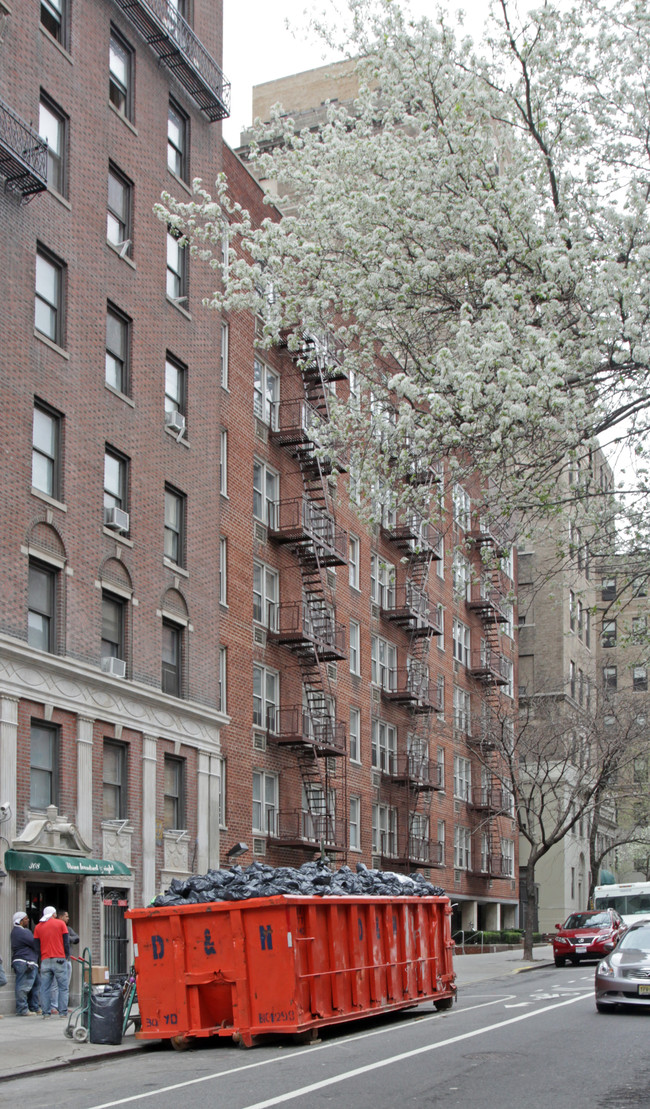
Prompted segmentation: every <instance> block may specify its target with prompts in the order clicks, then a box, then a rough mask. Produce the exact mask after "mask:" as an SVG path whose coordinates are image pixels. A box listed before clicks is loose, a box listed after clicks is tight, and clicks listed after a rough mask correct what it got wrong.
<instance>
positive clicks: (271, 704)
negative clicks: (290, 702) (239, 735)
mask: <svg viewBox="0 0 650 1109" xmlns="http://www.w3.org/2000/svg"><path fill="white" fill-rule="evenodd" d="M256 683H257V685H258V686H259V691H258V692H257V693H256V691H255V686H256ZM279 708H280V674H279V672H278V671H277V670H272V669H271V668H270V667H268V666H263V665H262V664H261V663H259V662H255V663H253V727H254V728H267V727H268V730H269V731H270V732H274V731H275V724H276V720H277V715H278V709H279Z"/></svg>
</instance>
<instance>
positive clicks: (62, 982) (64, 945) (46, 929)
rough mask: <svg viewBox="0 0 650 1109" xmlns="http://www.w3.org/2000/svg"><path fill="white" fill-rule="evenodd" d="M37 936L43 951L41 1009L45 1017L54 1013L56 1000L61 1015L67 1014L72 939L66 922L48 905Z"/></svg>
mask: <svg viewBox="0 0 650 1109" xmlns="http://www.w3.org/2000/svg"><path fill="white" fill-rule="evenodd" d="M34 938H35V939H37V940H38V942H39V944H40V952H41V1009H42V1010H43V1016H44V1017H49V1016H50V1015H51V1011H52V1009H51V1007H52V1004H53V1003H54V1001H55V1000H56V1009H57V1011H58V1014H59V1016H60V1017H67V1015H68V966H67V960H68V958H69V955H70V940H69V937H68V928H67V925H66V923H65V921H63V920H60V919H59V917H57V915H56V909H55V908H54V907H53V906H52V905H47V906H46V907H45V908H44V909H43V916H42V917H41V919H40V920H39V922H38V924H37V925H36V927H35V929H34Z"/></svg>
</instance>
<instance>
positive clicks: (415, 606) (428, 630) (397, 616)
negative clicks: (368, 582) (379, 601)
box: [380, 582, 442, 637]
mask: <svg viewBox="0 0 650 1109" xmlns="http://www.w3.org/2000/svg"><path fill="white" fill-rule="evenodd" d="M380 611H381V615H382V616H383V617H384V619H385V620H391V621H392V622H393V623H395V624H399V625H400V627H403V628H405V629H406V630H408V631H409V632H410V634H411V635H412V636H416V637H420V636H422V637H424V636H430V635H442V625H441V623H440V617H439V616H438V613H437V611H434V612H433V613H432V612H431V611H430V601H429V596H428V594H427V593H425V592H424V591H422V590H421V589H418V588H417V586H416V585H414V584H413V583H412V582H407V583H406V585H402V586H398V587H397V588H395V589H394V590H392V592H391V594H390V598H389V599H387V603H386V604H384V605H382V606H381V609H380Z"/></svg>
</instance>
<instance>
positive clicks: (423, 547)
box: [381, 513, 442, 562]
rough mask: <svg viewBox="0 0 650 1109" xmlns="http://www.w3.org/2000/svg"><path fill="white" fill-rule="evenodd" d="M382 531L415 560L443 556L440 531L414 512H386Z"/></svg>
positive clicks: (426, 560) (427, 559) (426, 559)
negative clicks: (424, 521)
mask: <svg viewBox="0 0 650 1109" xmlns="http://www.w3.org/2000/svg"><path fill="white" fill-rule="evenodd" d="M381 532H382V534H383V536H384V537H385V538H386V539H388V540H389V541H390V542H391V543H394V544H395V546H396V547H399V549H400V550H401V551H404V553H405V554H407V555H408V556H409V558H410V559H412V560H414V561H422V562H428V561H430V560H438V559H440V558H441V557H442V553H441V542H442V536H441V535H440V532H439V531H437V529H436V528H434V526H433V524H428V523H423V522H422V520H421V519H420V518H419V517H418V516H416V515H414V514H413V513H404V514H401V513H397V514H393V513H388V514H386V515H385V516H384V520H383V522H382V525H381Z"/></svg>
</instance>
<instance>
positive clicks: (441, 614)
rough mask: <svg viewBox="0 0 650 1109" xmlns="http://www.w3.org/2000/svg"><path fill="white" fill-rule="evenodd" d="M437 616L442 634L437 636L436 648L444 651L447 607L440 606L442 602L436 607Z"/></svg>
mask: <svg viewBox="0 0 650 1109" xmlns="http://www.w3.org/2000/svg"><path fill="white" fill-rule="evenodd" d="M436 616H437V619H438V627H439V628H440V634H439V635H437V636H436V646H437V648H438V650H439V651H444V649H445V606H444V605H443V604H440V602H439V603H438V604H437V605H436Z"/></svg>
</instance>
